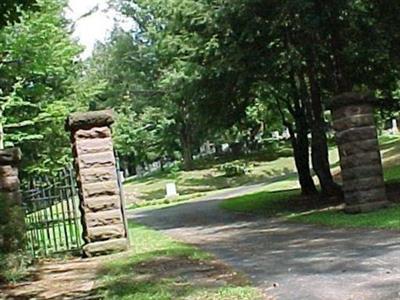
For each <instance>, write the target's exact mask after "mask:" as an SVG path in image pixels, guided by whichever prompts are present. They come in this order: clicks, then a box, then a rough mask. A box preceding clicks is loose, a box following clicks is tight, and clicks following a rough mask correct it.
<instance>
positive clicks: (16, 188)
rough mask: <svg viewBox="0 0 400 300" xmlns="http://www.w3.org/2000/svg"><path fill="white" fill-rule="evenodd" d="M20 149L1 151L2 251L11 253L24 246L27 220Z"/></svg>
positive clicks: (0, 225) (0, 211)
mask: <svg viewBox="0 0 400 300" xmlns="http://www.w3.org/2000/svg"><path fill="white" fill-rule="evenodd" d="M20 161H21V151H20V149H19V148H11V149H6V150H0V249H2V251H3V252H6V253H9V252H14V251H17V250H20V249H22V248H23V245H24V237H25V218H24V210H23V208H22V202H21V199H22V197H21V191H20V182H19V179H18V165H19V163H20Z"/></svg>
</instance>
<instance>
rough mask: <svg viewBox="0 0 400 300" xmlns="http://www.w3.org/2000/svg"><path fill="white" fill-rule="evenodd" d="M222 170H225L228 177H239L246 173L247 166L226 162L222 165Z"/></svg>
mask: <svg viewBox="0 0 400 300" xmlns="http://www.w3.org/2000/svg"><path fill="white" fill-rule="evenodd" d="M219 169H220V171H222V172H224V173H225V174H224V176H226V177H237V176H242V175H244V174H246V172H247V167H246V165H244V164H239V163H226V164H224V165H222V166H221V167H220V168H219Z"/></svg>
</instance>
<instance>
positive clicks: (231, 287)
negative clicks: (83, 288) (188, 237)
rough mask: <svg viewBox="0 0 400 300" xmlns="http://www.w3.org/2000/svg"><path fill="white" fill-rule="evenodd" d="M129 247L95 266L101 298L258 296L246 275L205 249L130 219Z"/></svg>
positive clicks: (231, 299) (243, 299) (236, 299)
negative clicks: (216, 258) (231, 267)
mask: <svg viewBox="0 0 400 300" xmlns="http://www.w3.org/2000/svg"><path fill="white" fill-rule="evenodd" d="M130 237H131V244H132V245H133V246H132V249H131V250H130V251H129V252H128V253H127V254H122V255H119V256H115V257H113V259H112V260H110V261H106V262H104V264H103V266H102V267H101V268H100V270H99V272H98V276H99V280H100V282H101V284H100V285H101V289H100V294H101V296H103V297H104V299H132V300H164V299H165V300H167V299H168V300H171V299H174V300H175V299H177V300H178V299H188V300H191V299H193V300H197V299H198V300H208V299H209V300H257V299H262V297H261V295H260V293H259V291H258V290H257V289H255V288H253V287H251V286H250V285H249V283H248V281H247V279H246V278H244V277H243V276H242V275H241V274H238V273H236V272H234V271H233V270H232V269H230V268H228V267H227V266H226V265H223V264H222V263H220V262H218V261H216V260H215V259H214V258H213V257H212V256H211V255H210V254H208V253H205V252H203V251H201V250H199V249H197V248H195V247H192V246H188V245H185V244H182V243H179V242H176V241H174V240H172V239H170V238H168V237H166V236H165V235H163V234H161V233H159V232H157V231H154V230H151V229H149V228H147V227H144V226H141V225H137V224H130Z"/></svg>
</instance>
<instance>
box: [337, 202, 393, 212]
mask: <svg viewBox="0 0 400 300" xmlns="http://www.w3.org/2000/svg"><path fill="white" fill-rule="evenodd" d="M388 206H389V202H388V201H386V200H383V201H374V202H369V203H360V204H353V205H346V206H345V208H344V210H345V212H347V213H350V214H356V213H366V212H370V211H374V210H377V209H381V208H386V207H388Z"/></svg>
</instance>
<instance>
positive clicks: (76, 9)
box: [66, 0, 133, 58]
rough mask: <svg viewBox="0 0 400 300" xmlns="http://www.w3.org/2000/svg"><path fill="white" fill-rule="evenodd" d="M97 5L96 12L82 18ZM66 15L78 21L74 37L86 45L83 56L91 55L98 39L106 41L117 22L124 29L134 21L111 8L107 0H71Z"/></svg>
mask: <svg viewBox="0 0 400 300" xmlns="http://www.w3.org/2000/svg"><path fill="white" fill-rule="evenodd" d="M96 7H98V9H97V10H96V12H95V13H93V14H91V15H90V16H87V17H84V18H81V17H82V16H83V15H85V14H86V13H88V12H90V11H91V10H93V9H94V8H96ZM66 15H67V17H68V18H70V19H72V20H73V21H74V22H75V21H76V22H77V23H76V25H75V32H74V37H76V38H78V39H79V41H80V43H81V44H82V45H83V46H84V47H85V51H84V52H83V54H82V58H87V57H89V56H90V55H91V53H92V51H93V47H94V45H95V43H96V41H104V40H105V39H106V37H107V35H108V34H109V33H110V31H111V30H112V29H113V27H114V25H115V24H116V23H118V24H119V25H120V26H121V27H122V28H124V29H129V28H130V27H132V26H133V25H132V22H129V20H126V19H124V18H123V16H121V14H119V13H118V12H116V11H115V10H112V9H110V8H109V7H108V6H107V1H106V0H69V2H68V8H67V10H66Z"/></svg>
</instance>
